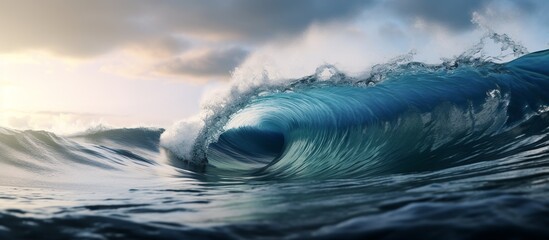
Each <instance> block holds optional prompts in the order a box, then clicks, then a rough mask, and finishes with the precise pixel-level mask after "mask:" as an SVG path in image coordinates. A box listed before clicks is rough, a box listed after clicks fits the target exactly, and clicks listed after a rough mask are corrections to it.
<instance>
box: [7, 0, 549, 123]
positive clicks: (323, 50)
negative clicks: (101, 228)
mask: <svg viewBox="0 0 549 240" xmlns="http://www.w3.org/2000/svg"><path fill="white" fill-rule="evenodd" d="M547 12H549V2H548V1H545V0H449V1H429V0H407V1H397V0H362V1H352V0H348V1H331V0H316V1H313V0H301V1H291V0H278V1H275V0H196V1H194V0H188V1H176V0H118V1H111V0H94V1H89V0H49V1H34V0H32V1H31V0H17V1H12V0H0V34H1V35H0V126H3V127H10V128H17V129H29V128H30V129H46V130H53V131H57V132H71V131H76V130H78V129H84V128H87V127H89V126H93V125H97V124H106V125H112V126H140V125H145V126H162V127H164V126H168V125H170V124H171V123H172V122H173V121H176V120H179V119H182V118H186V117H189V116H192V115H194V114H196V113H197V112H198V111H199V106H200V102H201V101H207V99H204V98H207V97H205V96H208V94H206V93H207V92H209V91H211V90H212V89H217V88H222V87H224V86H226V85H228V84H230V83H231V81H240V79H241V78H232V77H231V74H232V73H233V72H235V68H238V72H249V73H250V74H253V73H254V72H264V71H267V72H268V73H269V76H271V77H273V78H292V77H300V76H304V75H308V74H311V73H313V72H314V70H315V69H316V67H318V66H320V65H322V64H334V65H335V66H336V67H338V68H339V69H341V70H343V71H345V72H347V73H349V74H359V73H360V72H363V71H364V70H366V69H368V67H369V66H371V65H373V64H376V63H383V62H386V61H388V59H391V58H394V57H396V56H399V55H402V54H405V53H407V52H410V51H411V50H415V51H416V52H417V55H416V60H418V61H425V62H431V63H436V62H437V61H440V58H442V57H452V56H454V55H457V54H459V53H461V52H463V51H465V50H466V49H467V48H468V47H471V46H472V45H474V44H475V43H477V42H478V41H479V40H480V38H481V36H482V35H483V34H485V33H486V32H487V31H495V32H497V33H505V34H508V35H509V36H510V37H512V38H513V39H514V40H516V41H517V42H520V43H521V44H523V45H524V46H525V47H527V48H528V50H530V51H536V50H542V49H547V48H549V27H548V26H549V25H548V24H547V23H548V22H549V14H547Z"/></svg>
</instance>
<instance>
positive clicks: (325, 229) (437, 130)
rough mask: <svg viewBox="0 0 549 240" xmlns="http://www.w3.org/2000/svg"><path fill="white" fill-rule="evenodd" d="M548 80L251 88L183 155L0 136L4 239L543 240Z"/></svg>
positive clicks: (20, 134)
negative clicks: (286, 239)
mask: <svg viewBox="0 0 549 240" xmlns="http://www.w3.org/2000/svg"><path fill="white" fill-rule="evenodd" d="M548 66H549V51H541V52H536V53H531V54H528V55H525V56H522V57H520V58H518V59H515V60H513V61H511V62H509V63H503V64H496V63H493V62H489V61H481V60H478V59H477V60H474V59H469V61H464V60H463V61H456V62H454V63H452V64H443V65H427V64H423V63H416V62H411V63H407V64H403V65H400V66H399V67H398V68H397V69H395V70H393V71H391V72H389V73H387V74H384V75H383V77H382V78H376V77H372V76H370V77H364V78H352V77H348V76H346V75H344V74H342V73H339V72H337V71H336V72H333V73H334V74H332V75H331V76H330V77H329V78H327V79H324V78H321V77H319V75H311V76H307V77H304V78H302V79H297V80H293V81H290V82H289V83H287V84H283V85H276V86H275V85H270V86H259V87H257V88H254V89H252V90H251V91H248V92H247V93H248V95H246V97H242V98H235V99H236V100H234V101H232V102H231V104H232V105H231V104H228V105H226V106H224V108H223V109H224V111H218V112H216V113H215V114H213V115H211V116H213V117H210V118H208V119H207V121H205V123H204V125H203V126H201V127H200V128H198V134H197V135H196V137H193V136H195V135H194V134H193V133H192V132H191V130H189V131H188V132H185V131H183V132H179V133H178V134H177V139H183V140H189V138H193V139H191V140H192V141H182V142H180V143H177V144H175V146H177V147H182V148H183V149H185V150H186V151H178V150H177V149H174V148H173V146H174V144H173V143H169V144H166V143H163V141H164V140H161V139H163V138H164V136H163V135H162V134H166V132H165V130H164V129H160V128H159V129H154V128H133V129H101V130H93V131H88V132H86V133H82V134H79V135H71V136H59V135H56V134H54V133H51V132H46V131H19V130H10V129H6V128H0V185H1V186H0V189H1V191H0V206H1V207H0V237H1V238H3V239H34V238H50V239H64V238H82V239H125V238H132V239H141V238H142V239H179V238H185V237H186V238H193V239H194V238H197V239H201V238H204V239H209V238H227V239H241V238H244V239H248V238H273V239H279V238H289V239H302V238H325V239H332V238H372V239H381V238H386V239H402V238H404V239H409V238H437V239H441V238H444V239H446V238H456V239H486V238H498V239H516V238H521V239H547V238H548V237H549V228H547V226H549V201H548V200H547V199H549V198H548V197H549V135H548V131H549V128H548V126H549V67H548ZM328 70H330V69H328ZM223 115H224V116H223ZM216 116H223V117H216ZM170 134H172V133H170Z"/></svg>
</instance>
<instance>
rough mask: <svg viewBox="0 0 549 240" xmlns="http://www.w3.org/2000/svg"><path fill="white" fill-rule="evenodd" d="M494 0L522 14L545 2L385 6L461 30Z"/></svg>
mask: <svg viewBox="0 0 549 240" xmlns="http://www.w3.org/2000/svg"><path fill="white" fill-rule="evenodd" d="M496 2H497V3H498V4H502V3H506V4H512V5H513V6H514V9H515V10H516V11H517V12H519V13H523V14H524V13H532V12H534V11H536V9H537V6H539V5H544V4H546V1H545V0H507V1H505V0H500V1H494V0H447V1H432V0H407V1H398V0H391V1H389V2H387V6H388V7H389V8H390V9H392V10H394V11H395V12H396V13H397V14H399V15H400V16H404V17H405V18H408V19H410V20H412V19H414V18H420V19H423V20H425V21H427V22H430V23H435V24H438V25H441V26H443V27H446V28H448V29H450V30H453V31H463V30H467V29H471V28H473V27H474V24H473V23H472V22H471V18H472V14H473V12H475V11H483V10H484V9H485V8H486V7H487V6H489V5H490V4H491V3H496Z"/></svg>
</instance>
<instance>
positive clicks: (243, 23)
mask: <svg viewBox="0 0 549 240" xmlns="http://www.w3.org/2000/svg"><path fill="white" fill-rule="evenodd" d="M369 2H370V1H360V0H353V1H345V2H339V1H330V0H318V1H315V0H303V1H291V0H280V1H276V0H265V1H255V0H211V1H203V0H190V1H176V0H163V1H156V0H117V1H111V0H94V1H88V0H49V1H33V0H17V1H11V0H0V32H2V37H1V38H0V51H4V52H5V51H18V50H26V49H46V50H50V51H53V52H56V53H60V54H66V55H75V56H83V57H86V56H94V55H97V54H101V53H105V52H108V51H110V50H112V49H115V48H117V47H120V46H121V45H126V44H135V43H140V42H147V41H151V39H157V38H165V37H167V36H171V35H173V34H183V35H185V34H209V35H215V36H221V37H223V38H225V39H227V38H231V39H234V40H235V41H241V42H246V43H254V42H257V41H264V40H266V39H269V38H271V37H275V36H281V35H282V36H284V35H291V34H295V33H298V32H300V31H303V30H304V29H305V28H307V27H308V26H309V25H310V24H312V23H314V22H320V23H322V22H327V21H332V20H337V19H344V18H349V17H352V16H354V15H356V14H358V13H360V11H361V9H362V7H363V6H365V5H367V4H368V3H369Z"/></svg>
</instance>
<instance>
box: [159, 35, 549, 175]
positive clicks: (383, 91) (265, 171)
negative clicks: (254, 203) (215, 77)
mask: <svg viewBox="0 0 549 240" xmlns="http://www.w3.org/2000/svg"><path fill="white" fill-rule="evenodd" d="M496 40H497V41H503V42H505V43H506V45H504V46H505V48H512V49H513V50H515V53H517V55H520V54H523V53H525V52H526V50H525V49H523V48H519V47H516V46H517V45H516V44H515V43H514V42H509V41H508V40H509V39H507V40H506V39H505V37H504V36H501V35H497V36H496ZM502 49H503V48H502ZM479 51H480V50H479V48H478V47H477V48H473V50H471V51H469V52H467V53H466V54H463V55H461V56H458V57H457V58H456V59H452V60H447V61H445V62H444V63H443V64H440V65H427V64H423V63H418V62H411V61H409V60H410V57H409V56H404V57H403V58H398V59H396V60H395V61H392V62H391V63H389V64H385V65H379V66H375V67H374V68H373V70H372V71H371V72H370V74H369V75H366V76H364V77H349V76H346V75H345V74H344V73H342V72H340V71H338V70H337V69H336V68H334V67H333V66H330V65H327V66H322V67H320V68H319V69H318V70H317V71H316V73H315V74H314V75H311V76H307V77H304V78H301V79H297V80H289V81H268V79H267V78H266V77H265V76H263V77H259V78H258V79H255V80H254V81H252V82H253V83H252V84H248V85H246V87H242V85H238V84H237V85H235V86H233V88H231V89H230V90H229V95H228V96H229V97H226V98H224V99H222V100H221V101H220V102H219V101H217V102H214V103H212V104H210V105H206V106H205V108H204V111H203V112H202V117H201V118H198V119H195V120H193V121H187V122H182V123H180V125H179V127H176V128H175V130H174V129H169V130H168V132H167V133H165V134H164V135H163V136H162V144H163V146H165V147H167V148H169V149H170V150H171V151H173V152H174V153H176V154H177V155H178V156H179V157H180V158H182V159H184V160H187V161H190V162H193V163H197V164H202V165H208V166H211V167H213V168H215V169H221V170H227V172H234V171H237V172H244V173H246V174H249V175H252V176H261V177H265V176H269V177H272V176H276V177H295V178H302V177H310V176H314V177H327V178H334V177H335V178H338V177H349V176H366V175H368V176H371V175H376V174H389V173H399V172H408V171H423V170H432V169H438V168H446V167H452V166H456V165H460V164H467V163H472V162H477V161H486V160H490V159H496V158H501V157H502V156H505V155H506V154H507V155H509V156H510V155H512V152H509V151H507V150H508V149H515V148H520V149H522V150H526V149H530V148H536V147H540V146H541V147H545V146H546V145H547V140H546V139H543V140H539V139H538V138H537V136H539V132H546V131H547V130H546V129H547V126H548V121H547V113H546V112H547V110H546V109H547V106H548V105H549V96H548V94H547V92H548V91H549V70H548V69H547V67H546V66H547V65H548V64H549V51H540V52H536V53H531V54H527V55H524V56H522V57H520V58H518V59H515V60H513V61H511V62H508V63H501V64H499V63H494V62H493V60H494V57H491V58H487V57H484V56H482V55H480V56H477V55H478V54H479ZM475 54H477V55H475ZM531 128H535V129H536V131H538V132H536V131H531V130H532V129H531ZM177 129H179V130H177ZM181 129H183V130H181ZM174 133H175V134H174ZM526 133H528V134H526ZM536 139H537V140H536Z"/></svg>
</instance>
